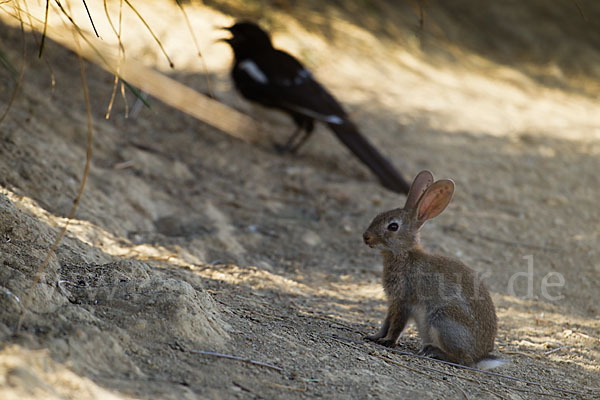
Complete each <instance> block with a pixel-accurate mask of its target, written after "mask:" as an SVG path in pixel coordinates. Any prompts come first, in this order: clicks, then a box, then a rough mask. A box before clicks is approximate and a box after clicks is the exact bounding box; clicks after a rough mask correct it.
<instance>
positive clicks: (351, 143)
mask: <svg viewBox="0 0 600 400" xmlns="http://www.w3.org/2000/svg"><path fill="white" fill-rule="evenodd" d="M328 125H329V128H330V129H331V130H332V131H333V133H335V135H336V136H337V137H338V139H339V140H340V141H341V142H342V143H344V144H345V145H346V147H348V148H349V149H350V151H352V153H354V155H356V156H357V157H358V158H359V159H360V160H361V161H362V163H363V164H365V165H366V166H367V167H368V168H369V169H370V170H371V171H372V172H373V173H374V174H375V175H377V177H378V178H379V181H380V182H381V184H382V185H383V186H384V187H386V188H387V189H389V190H392V191H394V192H397V193H403V194H407V193H408V190H409V189H410V185H409V184H408V182H406V181H405V180H404V178H403V177H402V175H401V174H400V173H399V172H398V171H397V170H396V168H394V166H393V165H392V164H391V163H390V162H389V161H388V160H387V159H386V158H385V157H384V156H383V155H382V154H381V153H380V152H379V151H378V150H377V149H376V148H375V147H374V146H373V145H372V144H371V143H370V142H369V141H368V140H367V138H366V137H364V136H363V135H361V134H360V132H359V131H358V129H357V128H356V126H355V125H354V124H353V123H352V122H350V121H345V122H344V123H343V124H328Z"/></svg>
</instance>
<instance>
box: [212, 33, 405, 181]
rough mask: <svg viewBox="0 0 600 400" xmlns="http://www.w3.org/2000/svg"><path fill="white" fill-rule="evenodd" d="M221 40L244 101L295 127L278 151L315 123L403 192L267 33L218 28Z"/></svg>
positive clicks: (294, 145)
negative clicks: (222, 33) (230, 52)
mask: <svg viewBox="0 0 600 400" xmlns="http://www.w3.org/2000/svg"><path fill="white" fill-rule="evenodd" d="M223 29H226V30H228V31H229V32H231V34H232V37H231V38H228V39H222V40H223V41H225V42H227V43H229V45H230V46H231V48H232V49H233V53H234V57H235V62H234V65H233V69H232V71H231V76H232V78H233V82H234V84H235V87H236V89H237V90H238V91H239V92H240V93H241V94H242V96H244V97H245V98H246V99H248V100H250V101H253V102H256V103H259V104H261V105H263V106H266V107H270V108H274V109H278V110H281V111H284V112H286V113H287V114H289V115H290V116H291V117H292V119H293V120H294V122H295V124H296V130H295V132H294V134H293V135H292V136H291V137H290V138H289V140H288V141H287V142H286V143H285V145H284V146H283V147H282V150H284V151H289V152H295V151H297V150H298V149H299V148H300V146H302V144H304V143H305V142H306V140H307V139H308V138H309V137H310V135H311V134H312V132H313V129H314V125H315V121H319V122H322V123H324V124H326V125H327V126H328V127H329V128H330V129H331V130H332V131H333V133H334V134H335V135H336V136H337V138H338V139H339V140H340V141H341V142H342V143H343V144H344V145H346V147H348V148H349V149H350V150H351V151H352V153H354V154H355V155H356V156H357V157H358V158H359V159H360V160H361V161H362V162H363V163H364V164H365V165H366V166H367V167H368V168H369V169H371V171H372V172H373V173H374V174H375V175H377V177H378V178H379V180H380V182H381V184H382V185H383V186H384V187H386V188H388V189H390V190H392V191H395V192H398V193H408V190H409V188H410V186H409V184H408V183H407V182H406V181H405V180H404V178H403V177H402V175H400V173H399V172H398V171H397V170H396V169H395V168H394V167H393V165H392V164H391V163H390V162H389V161H388V160H387V159H386V158H385V157H384V156H383V155H381V153H380V152H379V151H378V150H377V149H376V148H375V147H373V145H372V144H371V143H370V142H369V141H368V140H367V139H366V138H365V137H364V136H363V135H361V134H360V132H359V131H358V129H357V128H356V126H355V125H354V123H353V122H352V121H350V119H349V118H348V115H347V114H346V112H345V111H344V109H343V108H342V106H341V105H340V104H339V103H338V102H337V100H336V99H335V98H334V97H333V96H332V95H331V94H330V93H329V92H328V91H327V90H326V89H325V88H324V87H323V86H322V85H321V84H319V82H317V81H316V80H315V79H314V78H313V76H312V74H311V73H310V72H309V71H308V70H307V69H306V68H305V67H304V66H303V65H302V64H301V63H300V62H299V61H298V60H296V59H295V58H294V57H293V56H291V55H290V54H288V53H286V52H284V51H282V50H278V49H276V48H274V47H273V45H272V43H271V39H270V38H269V35H268V34H267V33H266V32H265V31H263V30H262V29H261V28H260V27H259V26H258V25H256V24H255V23H253V22H238V23H236V24H234V25H233V26H231V27H228V28H223Z"/></svg>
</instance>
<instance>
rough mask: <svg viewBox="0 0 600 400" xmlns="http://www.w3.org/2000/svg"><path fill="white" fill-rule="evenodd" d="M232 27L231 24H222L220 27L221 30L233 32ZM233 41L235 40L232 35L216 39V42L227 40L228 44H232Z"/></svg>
mask: <svg viewBox="0 0 600 400" xmlns="http://www.w3.org/2000/svg"><path fill="white" fill-rule="evenodd" d="M231 28H232V27H231V26H221V27H219V28H218V29H219V30H221V31H228V32H231ZM232 41H233V38H232V37H231V38H221V39H216V40H215V42H225V43H228V44H231V42H232Z"/></svg>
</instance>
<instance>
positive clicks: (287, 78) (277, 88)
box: [237, 50, 346, 124]
mask: <svg viewBox="0 0 600 400" xmlns="http://www.w3.org/2000/svg"><path fill="white" fill-rule="evenodd" d="M237 69H238V71H239V72H238V73H243V74H245V75H246V77H247V78H249V79H246V84H247V85H251V86H252V92H253V93H254V94H255V96H257V97H261V99H258V98H256V99H255V100H258V101H261V100H262V102H264V103H268V104H270V105H272V106H275V107H279V108H284V109H288V110H290V111H294V112H296V113H299V114H302V115H306V116H308V117H311V118H314V119H316V120H318V121H323V122H325V123H329V124H342V123H343V122H344V121H345V120H346V113H345V112H344V110H343V108H342V107H341V105H340V104H339V103H338V102H337V101H336V100H335V99H334V98H333V96H332V95H331V94H329V92H327V90H326V89H325V88H324V87H323V86H321V85H320V84H319V83H318V82H317V81H316V80H315V79H314V78H313V76H312V74H311V73H310V71H308V70H307V69H306V68H305V67H304V66H303V65H302V64H301V63H300V62H299V61H298V60H296V59H295V58H294V57H292V56H291V55H289V54H287V53H285V52H283V51H280V50H276V51H271V52H269V53H267V54H265V53H262V54H260V55H257V56H256V57H253V58H251V59H246V60H243V61H241V62H239V63H238V65H237Z"/></svg>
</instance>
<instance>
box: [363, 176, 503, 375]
mask: <svg viewBox="0 0 600 400" xmlns="http://www.w3.org/2000/svg"><path fill="white" fill-rule="evenodd" d="M453 193H454V182H452V181H451V180H447V179H443V180H439V181H437V182H435V183H434V182H433V175H432V174H431V172H429V171H421V172H420V173H419V174H418V175H417V177H416V178H415V180H414V182H413V183H412V186H411V188H410V191H409V194H408V197H407V199H406V204H405V205H404V208H397V209H394V210H391V211H387V212H384V213H382V214H379V215H378V216H376V217H375V219H374V220H373V222H371V225H370V226H369V228H368V229H367V230H366V231H365V233H364V234H363V239H364V241H365V244H367V245H368V246H369V247H371V248H376V249H379V250H381V253H382V255H383V288H384V290H385V293H386V295H387V298H388V311H387V316H386V318H385V320H384V322H383V326H382V327H381V330H380V331H379V332H378V333H377V334H375V335H372V336H367V337H366V339H368V340H372V341H374V342H377V343H379V344H382V345H384V346H394V345H395V343H396V340H397V339H398V337H399V336H400V334H401V333H402V331H403V330H404V328H405V326H406V324H407V322H408V320H409V319H411V318H412V319H414V320H415V322H416V324H417V329H418V331H419V336H420V337H421V342H422V346H423V347H422V348H421V351H420V352H419V354H421V355H425V356H428V357H433V358H437V359H441V360H446V361H450V362H454V363H459V364H463V365H469V366H471V365H475V366H477V367H479V368H485V369H489V368H494V367H497V366H498V365H501V364H502V363H503V361H502V360H498V359H496V358H495V357H493V356H490V355H489V353H490V352H491V351H492V350H493V349H494V338H495V336H496V311H495V309H494V303H493V302H492V299H491V297H490V294H489V292H488V290H487V289H486V287H485V285H484V283H483V281H481V280H480V279H479V278H478V277H477V275H476V273H475V272H474V271H473V270H472V269H470V268H469V267H467V266H466V265H465V264H463V263H462V262H460V261H458V260H455V259H452V258H449V257H444V256H441V255H436V254H430V253H428V252H426V251H425V250H424V249H423V248H422V247H421V245H420V243H419V230H420V229H421V227H422V226H423V224H424V223H425V221H427V220H429V219H431V218H434V217H436V216H438V215H439V214H441V213H442V211H444V209H445V208H446V206H447V205H448V204H449V203H450V200H451V199H452V195H453Z"/></svg>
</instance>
